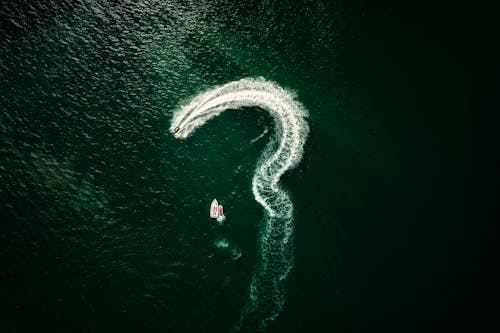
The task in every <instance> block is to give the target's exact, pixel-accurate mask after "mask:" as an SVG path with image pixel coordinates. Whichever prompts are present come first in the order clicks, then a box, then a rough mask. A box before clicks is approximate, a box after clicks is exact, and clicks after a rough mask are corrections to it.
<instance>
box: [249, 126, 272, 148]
mask: <svg viewBox="0 0 500 333" xmlns="http://www.w3.org/2000/svg"><path fill="white" fill-rule="evenodd" d="M267 132H269V130H268V129H267V128H266V129H265V130H264V131H263V132H262V133H261V134H260V135H259V136H257V137H256V138H255V139H252V141H250V144H253V143H256V142H257V141H259V140H260V139H262V137H263V136H264V135H266V134H267Z"/></svg>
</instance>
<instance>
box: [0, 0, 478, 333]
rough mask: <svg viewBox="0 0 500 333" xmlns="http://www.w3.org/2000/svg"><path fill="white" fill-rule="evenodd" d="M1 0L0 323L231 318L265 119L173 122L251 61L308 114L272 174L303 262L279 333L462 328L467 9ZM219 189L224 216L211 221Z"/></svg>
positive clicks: (96, 324)
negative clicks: (177, 131) (277, 177)
mask: <svg viewBox="0 0 500 333" xmlns="http://www.w3.org/2000/svg"><path fill="white" fill-rule="evenodd" d="M0 10H1V11H0V15H1V17H0V55H1V56H0V120H1V126H0V133H1V143H0V156H1V158H0V200H1V206H0V216H1V220H2V221H1V227H0V228H1V229H0V266H1V267H2V269H1V270H0V279H1V280H0V285H1V286H0V295H1V301H0V306H1V308H0V332H20V331H64V332H67V331H82V332H110V331H111V332H114V331H116V332H118V331H127V332H137V331H151V332H158V331H164V332H216V331H217V332H219V331H230V330H231V329H233V328H234V327H235V324H237V322H238V321H239V318H240V315H241V312H242V309H243V308H244V307H245V304H247V303H248V295H249V290H248V289H249V285H250V281H251V277H252V274H253V272H254V269H255V266H256V265H257V260H258V257H259V256H258V239H259V232H260V230H261V229H260V228H261V226H262V221H263V219H264V212H263V209H262V207H261V206H260V205H259V204H258V203H257V202H255V200H254V197H253V195H252V191H251V187H250V183H251V179H252V176H253V173H254V170H255V166H256V162H257V160H258V158H259V156H260V154H261V152H262V150H263V149H264V147H265V145H266V143H267V141H268V140H269V139H270V136H271V135H272V131H273V126H272V119H271V117H269V116H268V115H267V114H266V113H265V112H263V111H260V110H254V111H255V112H245V111H244V110H239V111H238V110H235V111H233V112H227V113H224V114H223V115H221V116H220V117H218V118H216V119H214V120H212V121H211V122H210V123H209V124H206V125H205V126H204V128H203V130H200V131H199V132H197V133H196V134H195V135H193V137H191V138H189V140H185V141H178V140H175V139H174V138H173V136H172V135H171V134H170V133H169V132H168V127H169V125H170V120H171V117H172V114H173V112H174V111H175V110H176V109H177V107H178V106H179V104H180V103H182V102H183V101H185V100H186V99H188V98H189V97H190V96H193V95H195V94H197V93H199V92H201V91H203V90H205V89H208V88H210V87H212V86H214V85H218V84H223V83H226V82H229V81H232V80H237V79H240V78H243V77H255V76H262V77H265V78H266V79H269V80H272V81H274V82H277V83H278V84H280V85H282V86H284V87H286V88H288V89H290V90H293V91H296V93H297V95H298V100H300V102H302V103H303V104H304V105H305V107H306V108H307V109H308V110H309V113H310V118H309V126H310V129H311V131H310V135H309V139H308V141H307V143H306V145H305V154H304V157H303V160H302V162H301V164H300V165H299V166H298V167H297V168H296V169H294V170H292V171H291V172H289V173H287V174H286V175H285V176H284V178H283V179H282V184H283V186H284V188H285V189H286V190H287V191H288V192H289V194H290V196H291V198H292V201H293V203H294V207H295V211H294V214H295V215H294V221H295V233H294V240H293V242H294V258H295V259H294V266H293V269H292V271H291V272H290V274H289V275H288V278H287V281H286V283H285V285H286V302H285V306H284V309H283V311H282V312H281V314H280V315H279V317H278V318H277V319H276V320H274V321H273V322H272V323H271V324H270V325H269V326H268V327H267V331H269V332H290V331H292V332H304V331H311V332H315V331H317V332H320V331H331V332H366V331H387V330H400V331H422V330H426V331H428V330H430V331H438V330H445V331H446V330H451V329H454V330H456V329H460V328H466V327H468V326H467V325H468V324H469V319H468V312H467V304H466V299H467V297H468V295H469V293H470V292H469V291H467V288H464V284H466V281H467V279H468V275H467V273H466V272H465V270H464V268H463V262H464V261H466V260H468V259H467V258H468V256H467V251H466V245H465V244H467V242H468V241H469V236H468V232H467V229H466V227H465V221H466V213H467V212H466V206H467V198H466V193H467V192H468V191H469V189H470V187H471V186H472V184H473V183H474V181H475V179H474V173H473V171H474V167H475V162H474V160H475V144H476V142H475V140H476V139H475V137H476V133H475V131H476V129H475V123H474V121H475V120H474V119H473V118H471V116H470V115H469V111H470V110H473V109H474V108H475V103H476V100H475V96H474V95H473V93H472V92H471V91H469V90H468V88H467V86H466V85H465V84H464V82H474V80H476V79H477V73H476V71H475V69H474V67H470V66H469V65H468V63H467V61H468V60H470V59H473V58H474V57H475V55H476V52H477V51H476V49H475V48H474V43H473V37H474V36H473V35H472V32H471V31H470V30H469V29H468V24H470V23H467V22H464V21H461V20H460V19H459V17H458V16H457V12H456V11H454V10H453V9H451V8H448V7H446V8H445V6H444V5H443V6H442V7H440V8H436V7H433V8H432V15H431V14H429V10H428V9H425V8H424V7H422V8H413V7H408V8H406V7H404V6H402V5H399V6H396V5H389V4H387V3H386V4H385V6H380V7H376V6H373V5H369V4H367V3H363V2H361V1H359V2H349V1H338V2H326V1H313V0H311V1H284V2H283V1H263V2H261V1H247V2H244V3H239V2H236V1H234V2H232V1H213V2H212V1H200V2H197V1H138V2H137V3H134V2H127V1H113V2H110V3H108V2H105V1H76V2H73V1H57V2H56V1H54V2H49V1H47V2H31V1H4V2H2V4H1V5H0ZM462 43H463V44H464V45H467V47H463V48H462V47H460V48H458V47H457V46H458V45H462ZM458 49H460V50H459V51H458ZM262 133H264V135H263V136H262V138H260V139H259V140H256V141H255V140H254V139H255V138H257V137H259V135H261V134H262ZM214 197H216V198H218V199H219V200H220V201H221V202H222V203H223V204H224V207H225V211H226V214H227V221H226V223H225V224H224V225H223V226H217V225H215V224H214V223H213V221H211V220H210V219H209V218H208V206H209V204H210V202H211V200H212V199H213V198H214ZM243 330H244V331H245V330H251V329H250V328H246V329H245V328H243Z"/></svg>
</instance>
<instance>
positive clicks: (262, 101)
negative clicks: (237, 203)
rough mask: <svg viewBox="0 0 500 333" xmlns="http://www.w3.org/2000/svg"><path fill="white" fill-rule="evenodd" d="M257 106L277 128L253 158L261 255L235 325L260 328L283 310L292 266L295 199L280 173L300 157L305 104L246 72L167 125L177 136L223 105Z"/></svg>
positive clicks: (182, 136)
mask: <svg viewBox="0 0 500 333" xmlns="http://www.w3.org/2000/svg"><path fill="white" fill-rule="evenodd" d="M242 107H259V108H261V109H264V110H267V111H268V112H269V113H270V114H271V116H272V117H273V119H274V122H275V133H274V137H272V138H271V140H270V142H269V143H268V144H267V146H266V148H265V149H264V152H263V154H262V156H261V158H260V159H259V161H258V163H257V168H256V170H255V174H254V176H253V180H252V191H253V195H254V197H255V200H256V201H257V202H258V203H259V204H261V205H262V207H264V209H265V212H266V216H265V223H264V225H263V228H262V230H261V233H260V243H259V248H260V258H259V263H258V266H257V268H256V271H255V272H254V274H253V277H252V281H251V284H250V296H249V298H250V301H249V303H248V305H247V306H246V307H245V308H244V310H243V312H242V315H241V319H240V322H239V323H238V325H236V327H235V330H238V331H239V330H253V331H254V330H263V329H264V328H265V327H266V326H267V324H268V323H269V322H271V321H272V320H274V319H275V318H276V317H277V316H278V315H279V313H280V312H281V311H282V309H283V306H284V302H285V293H284V280H285V278H286V277H287V275H288V273H289V271H290V269H291V268H292V266H293V249H292V244H291V237H292V234H293V204H292V201H291V199H290V197H289V196H288V194H287V193H286V192H285V191H284V190H283V189H282V188H281V187H280V185H279V180H280V178H281V176H282V175H283V174H284V173H285V172H286V171H287V170H290V169H291V168H294V167H295V166H297V164H298V163H299V162H300V160H301V159H302V154H303V150H304V143H305V141H306V139H307V135H308V132H309V126H308V124H307V121H306V118H307V116H308V114H307V111H306V109H305V108H304V107H303V105H302V104H301V103H300V102H298V101H297V100H296V97H295V94H294V93H291V92H289V91H287V90H285V89H283V88H281V87H280V86H278V85H277V84H276V83H273V82H270V81H266V80H265V79H263V78H245V79H241V80H239V81H234V82H230V83H227V84H224V85H221V86H217V87H215V88H212V89H210V90H208V91H205V92H203V93H200V94H199V95H197V96H195V97H194V98H193V99H192V100H190V101H189V102H188V104H186V105H184V106H182V107H181V108H180V109H179V110H178V111H176V112H175V113H174V115H173V118H172V122H171V126H170V131H171V132H172V133H173V135H174V136H175V137H176V138H177V139H185V138H187V137H189V136H190V135H191V134H192V133H193V132H194V131H195V130H196V129H197V128H199V127H200V126H202V125H203V124H205V123H206V122H207V121H209V120H210V119H212V118H214V117H216V116H218V115H219V114H221V113H222V112H224V111H225V110H230V109H238V108H242Z"/></svg>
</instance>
